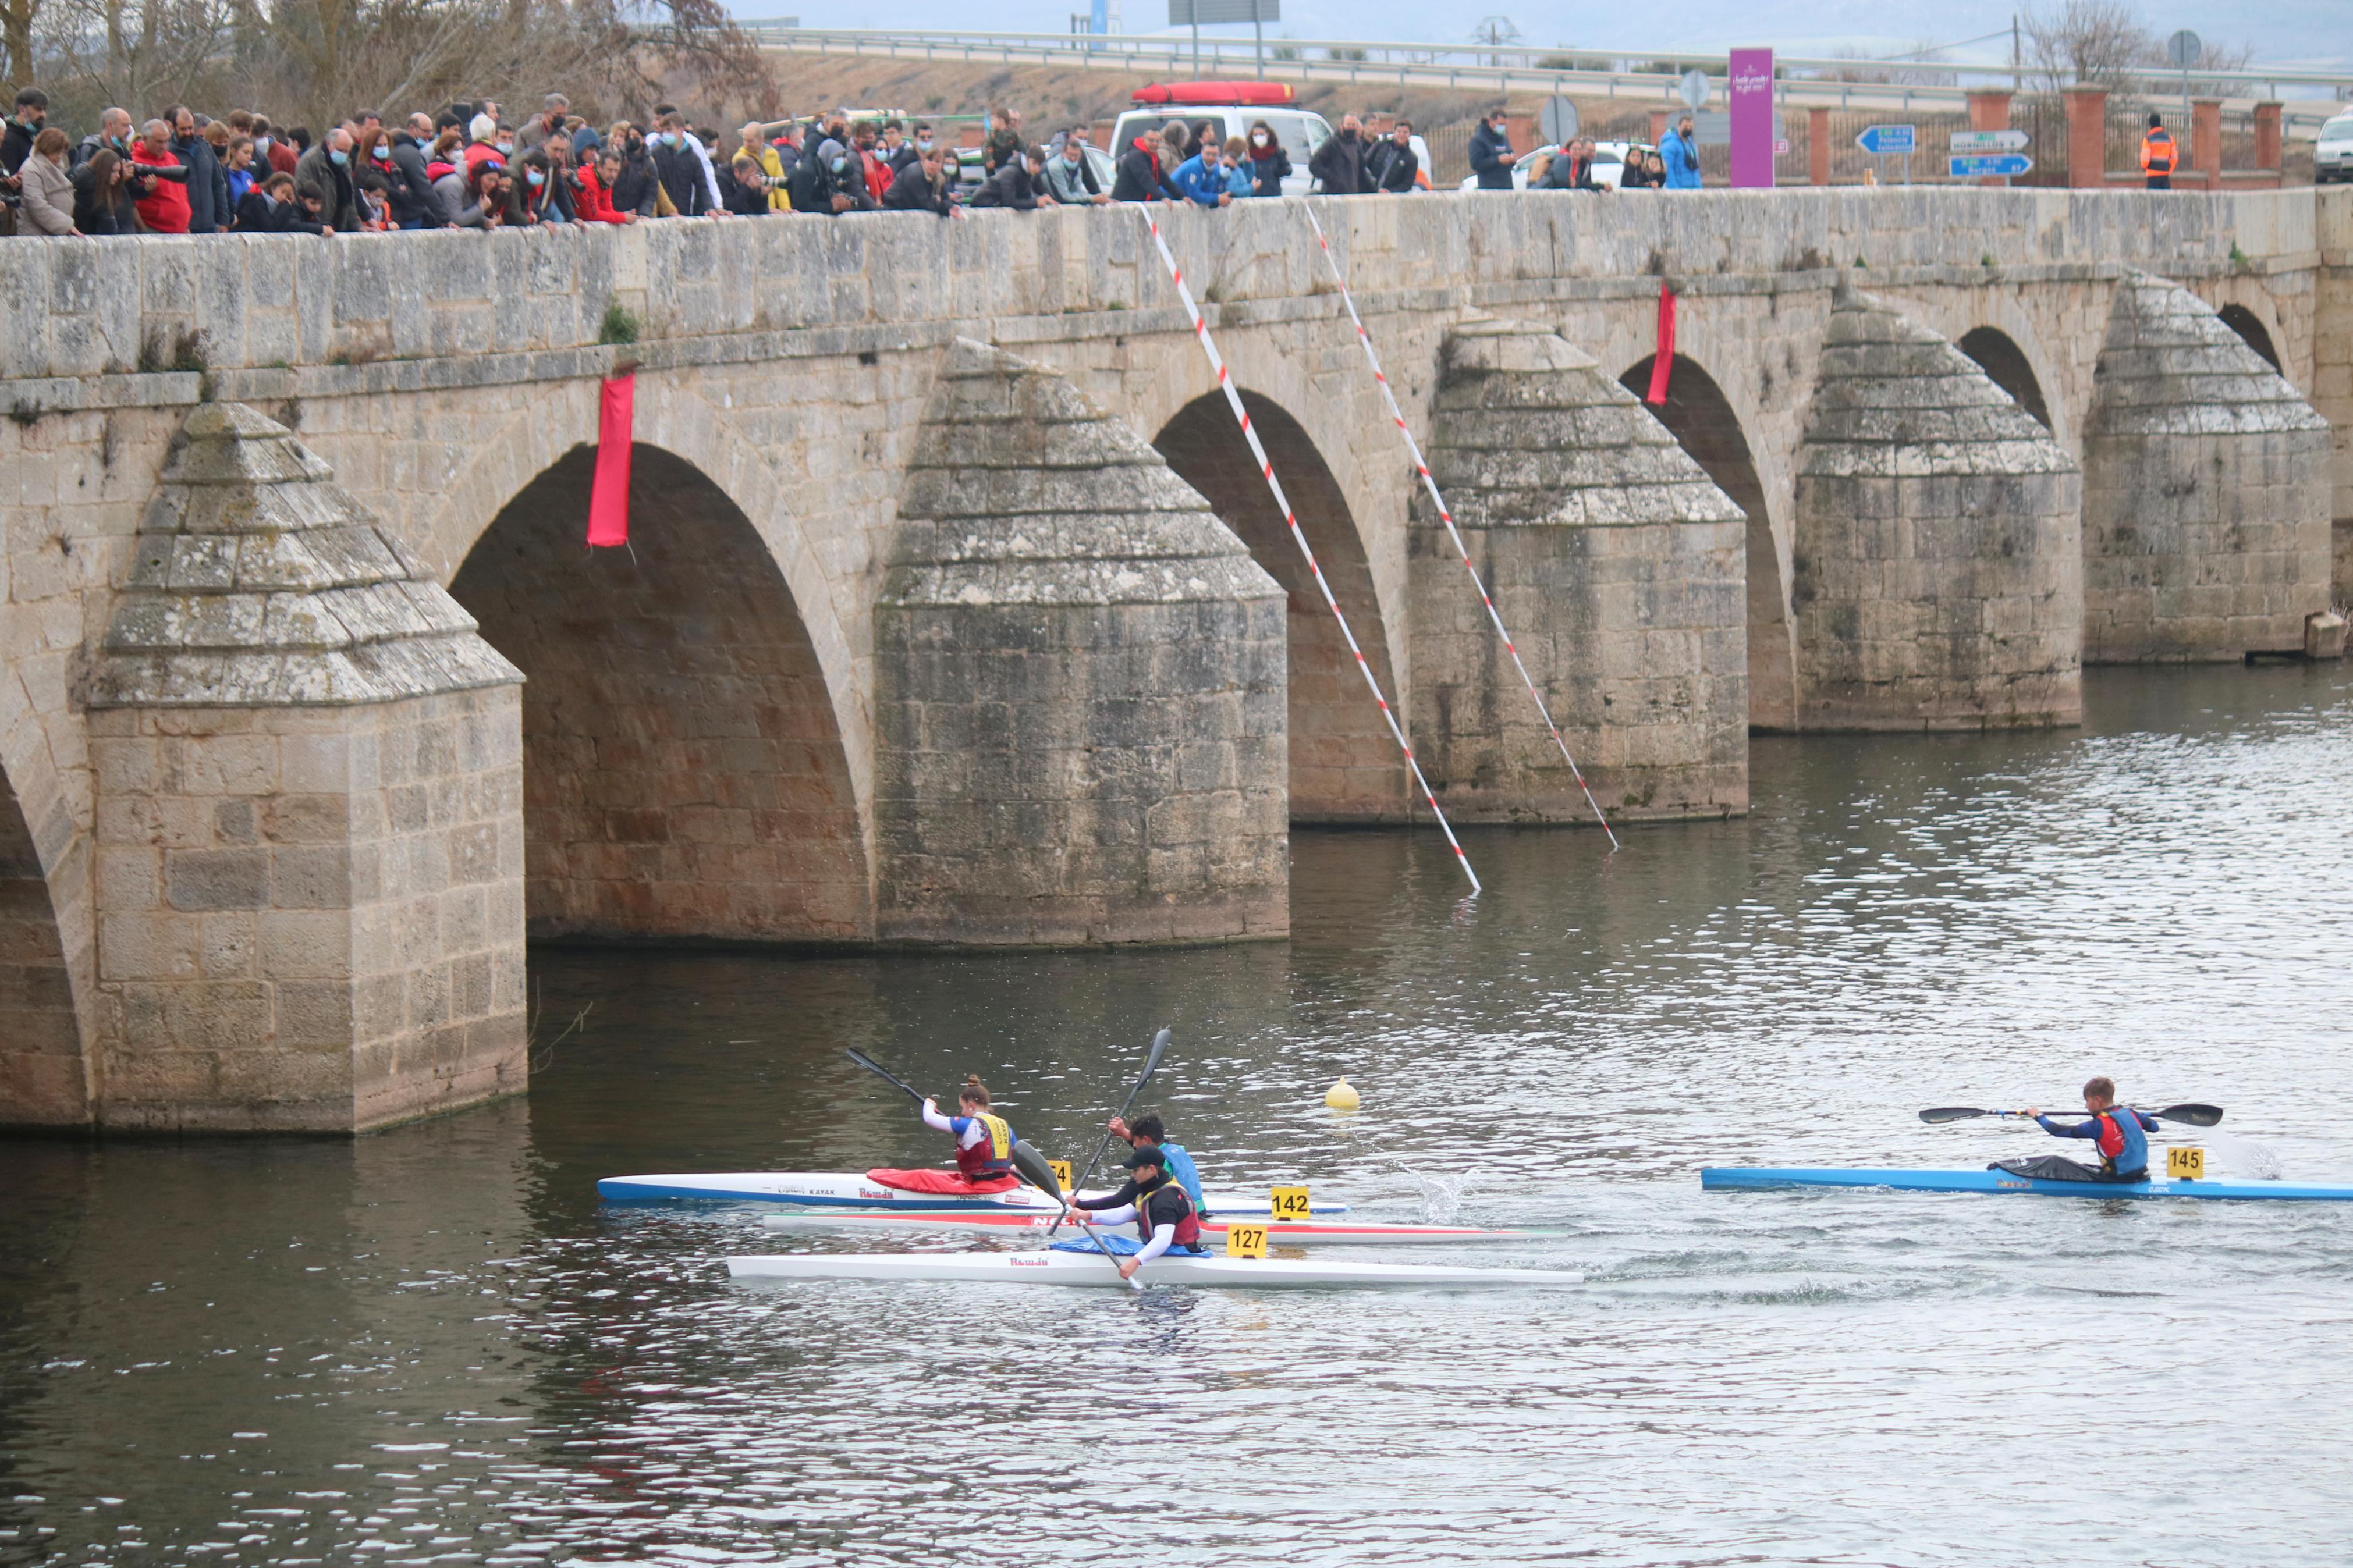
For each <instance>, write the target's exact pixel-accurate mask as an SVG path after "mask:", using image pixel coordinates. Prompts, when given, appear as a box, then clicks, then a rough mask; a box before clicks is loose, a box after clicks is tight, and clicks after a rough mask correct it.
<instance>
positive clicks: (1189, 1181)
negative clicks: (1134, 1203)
mask: <svg viewBox="0 0 2353 1568" xmlns="http://www.w3.org/2000/svg"><path fill="white" fill-rule="evenodd" d="M1111 1135H1112V1136H1113V1137H1114V1138H1117V1139H1119V1140H1121V1141H1122V1142H1125V1143H1126V1144H1127V1145H1128V1146H1129V1147H1130V1148H1134V1149H1143V1148H1147V1147H1150V1148H1156V1149H1158V1150H1159V1151H1160V1152H1162V1153H1163V1154H1166V1156H1167V1160H1166V1169H1167V1172H1168V1175H1169V1179H1170V1180H1172V1181H1174V1182H1175V1183H1176V1184H1177V1185H1178V1186H1180V1187H1182V1188H1184V1189H1185V1195H1186V1196H1187V1197H1188V1198H1190V1199H1192V1200H1193V1212H1194V1213H1195V1214H1197V1215H1200V1216H1201V1217H1202V1218H1203V1219H1207V1218H1208V1217H1209V1208H1208V1205H1207V1204H1204V1203H1203V1202H1202V1201H1201V1173H1200V1172H1198V1171H1197V1170H1195V1169H1194V1168H1193V1156H1192V1155H1190V1154H1187V1152H1185V1145H1183V1144H1182V1143H1171V1142H1168V1132H1167V1130H1166V1128H1165V1127H1163V1126H1162V1125H1161V1121H1160V1118H1158V1117H1157V1116H1139V1117H1137V1118H1136V1119H1135V1121H1134V1122H1133V1123H1130V1122H1126V1121H1121V1120H1120V1119H1119V1118H1118V1117H1116V1116H1114V1117H1113V1118H1112V1119H1111Z"/></svg>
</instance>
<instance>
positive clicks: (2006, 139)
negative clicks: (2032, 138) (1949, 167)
mask: <svg viewBox="0 0 2353 1568" xmlns="http://www.w3.org/2000/svg"><path fill="white" fill-rule="evenodd" d="M2027 141H2028V137H2027V134H2026V132H2023V131H1956V132H1953V151H1954V152H1956V153H2023V152H2025V151H2026V143H2027Z"/></svg>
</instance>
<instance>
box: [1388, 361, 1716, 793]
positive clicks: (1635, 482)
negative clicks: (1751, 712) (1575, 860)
mask: <svg viewBox="0 0 2353 1568" xmlns="http://www.w3.org/2000/svg"><path fill="white" fill-rule="evenodd" d="M1444 360H1445V366H1446V370H1445V374H1444V378H1443V380H1442V381H1441V383H1440V387H1439V394H1438V398H1437V410H1438V412H1437V418H1436V422H1435V426H1434V428H1433V430H1432V432H1431V445H1430V454H1429V456H1430V468H1431V472H1432V473H1433V475H1434V476H1435V478H1436V479H1437V480H1438V483H1439V485H1440V492H1441V493H1442V494H1443V495H1444V496H1445V497H1446V499H1447V501H1448V503H1449V505H1450V508H1451V510H1452V512H1453V515H1454V520H1455V522H1456V525H1457V527H1458V529H1459V530H1460V531H1461V534H1462V536H1463V543H1464V545H1465V547H1466V548H1467V550H1468V552H1469V553H1470V558H1471V563H1472V566H1473V567H1475V568H1476V569H1477V571H1478V573H1479V575H1480V578H1481V580H1482V582H1483V583H1485V584H1486V585H1487V589H1488V591H1489V592H1490V593H1491V594H1492V595H1493V598H1494V603H1495V606H1496V608H1497V610H1498V611H1499V612H1500V613H1501V615H1502V616H1503V619H1504V625H1505V626H1507V627H1509V628H1510V629H1511V632H1512V634H1513V637H1514V646H1515V647H1516V648H1517V649H1518V653H1519V657H1520V658H1521V659H1522V660H1523V661H1525V665H1526V668H1527V671H1528V674H1529V676H1530V677H1531V678H1533V679H1535V682H1536V684H1537V687H1538V689H1540V690H1541V691H1542V692H1543V693H1544V695H1545V700H1546V708H1547V709H1548V710H1550V712H1551V714H1552V717H1553V720H1554V721H1555V722H1556V723H1557V724H1558V725H1560V726H1561V729H1562V732H1563V736H1564V738H1565V739H1566V740H1567V743H1568V750H1569V752H1570V753H1571V754H1573V755H1574V756H1575V757H1576V758H1577V763H1578V764H1579V767H1580V768H1581V769H1582V771H1583V772H1584V773H1585V775H1586V777H1587V780H1588V783H1589V784H1591V785H1592V787H1593V790H1594V793H1595V795H1596V797H1597V799H1598V800H1599V803H1600V805H1601V807H1602V809H1603V810H1605V811H1607V812H1609V814H1610V815H1612V816H1629V817H1672V816H1724V815H1729V814H1733V813H1737V812H1742V811H1745V810H1746V809H1747V805H1748V705H1747V702H1746V685H1747V649H1746V642H1747V639H1746V602H1745V600H1746V595H1745V594H1744V591H1743V574H1742V564H1743V560H1744V557H1745V554H1746V548H1747V547H1746V541H1745V538H1744V535H1745V532H1746V526H1747V518H1746V513H1744V512H1743V511H1742V510H1741V509H1740V507H1739V506H1738V505H1737V504H1736V503H1735V502H1734V501H1733V500H1732V499H1731V498H1730V497H1728V496H1726V495H1725V493H1724V492H1723V491H1722V490H1719V489H1716V488H1715V485H1713V484H1711V483H1710V482H1709V481H1708V479H1707V476H1706V474H1705V473H1704V472H1703V471H1702V470H1701V469H1700V467H1699V465H1698V464H1697V463H1695V462H1694V461H1693V460H1692V459H1691V458H1689V457H1687V456H1685V455H1684V453H1683V449H1682V448H1681V447H1677V446H1676V445H1675V443H1674V440H1673V438H1672V437H1670V436H1669V435H1668V434H1667V432H1666V430H1665V429H1664V428H1663V427H1662V426H1661V425H1660V424H1659V422H1658V421H1657V420H1655V419H1653V418H1652V417H1651V416H1650V414H1649V413H1648V412H1646V411H1645V410H1644V409H1643V407H1642V406H1641V405H1640V404H1638V403H1636V402H1635V401H1634V399H1633V398H1632V396H1630V395H1629V394H1628V393H1627V392H1626V391H1625V390H1624V389H1623V388H1621V387H1620V386H1619V385H1618V384H1616V383H1615V382H1613V381H1611V380H1610V379H1609V378H1608V377H1606V376H1604V375H1603V374H1600V370H1599V364H1598V363H1597V362H1596V361H1595V360H1594V359H1593V357H1592V356H1591V355H1590V354H1588V353H1584V352H1583V351H1582V350H1579V349H1577V348H1575V347H1573V346H1571V345H1570V344H1569V343H1568V342H1566V341H1564V340H1563V339H1561V338H1560V337H1558V336H1556V334H1554V333H1552V332H1550V331H1546V330H1545V329H1543V328H1541V327H1532V326H1528V325H1525V324H1519V323H1513V322H1508V321H1483V322H1472V323H1469V324H1466V325H1465V326H1463V327H1461V328H1459V329H1458V330H1457V331H1456V332H1455V333H1454V335H1453V336H1452V337H1451V338H1450V339H1449V340H1448V341H1447V345H1446V351H1445V355H1444ZM1413 551H1414V574H1415V575H1414V592H1413V598H1412V603H1413V607H1414V615H1415V622H1414V632H1413V649H1414V660H1415V663H1416V664H1417V665H1418V666H1419V670H1420V691H1421V708H1420V713H1419V717H1418V718H1417V720H1416V722H1415V724H1414V733H1415V738H1416V743H1417V746H1418V748H1419V754H1420V756H1421V760H1422V769H1423V772H1424V773H1426V774H1427V775H1428V776H1429V778H1430V784H1431V786H1432V788H1433V789H1435V790H1436V791H1438V792H1439V795H1440V803H1441V804H1442V805H1444V806H1445V807H1446V809H1447V811H1448V813H1449V814H1450V815H1451V816H1456V817H1457V818H1458V819H1459V820H1463V821H1472V822H1475V821H1482V820H1487V821H1545V822H1588V823H1589V822H1591V821H1592V820H1593V807H1592V806H1591V805H1588V803H1587V802H1586V800H1585V798H1584V795H1583V793H1582V792H1581V791H1580V790H1578V788H1577V784H1576V781H1575V778H1574V776H1573V775H1572V774H1571V773H1570V770H1569V767H1568V764H1567V761H1566V760H1564V758H1563V757H1562V755H1561V748H1560V747H1559V745H1557V744H1556V742H1554V740H1553V737H1552V735H1551V733H1550V732H1549V731H1547V730H1546V727H1545V724H1544V721H1543V718H1542V716H1541V715H1540V714H1539V712H1538V711H1537V709H1536V705H1535V701H1534V700H1531V699H1530V698H1529V696H1528V694H1527V691H1526V689H1525V682H1524V681H1523V680H1522V679H1521V676H1520V672H1519V669H1518V668H1515V666H1514V662H1513V656H1512V652H1511V651H1510V650H1509V649H1507V648H1506V647H1504V644H1503V641H1502V639H1501V638H1500V637H1497V635H1496V633H1495V629H1494V626H1493V623H1492V622H1491V621H1490V619H1489V617H1488V615H1487V612H1486V609H1485V606H1484V605H1483V604H1482V601H1481V596H1480V594H1479V592H1478V589H1477V586H1476V585H1475V584H1473V583H1472V581H1471V580H1470V575H1469V574H1468V573H1466V572H1465V571H1464V569H1463V562H1462V557H1461V553H1459V552H1457V551H1456V550H1455V548H1454V542H1453V539H1452V538H1451V535H1450V534H1449V533H1448V531H1447V530H1446V527H1445V524H1444V522H1443V521H1442V520H1441V519H1440V517H1439V516H1438V514H1437V510H1436V508H1435V507H1434V506H1433V505H1432V504H1431V503H1430V500H1429V498H1428V497H1427V496H1424V497H1422V498H1420V500H1419V502H1418V503H1417V505H1416V507H1415V510H1414V526H1413Z"/></svg>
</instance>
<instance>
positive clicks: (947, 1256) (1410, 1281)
mask: <svg viewBox="0 0 2353 1568" xmlns="http://www.w3.org/2000/svg"><path fill="white" fill-rule="evenodd" d="M727 1274H728V1278H730V1279H879V1280H899V1279H925V1280H952V1281H955V1282H956V1283H959V1284H971V1285H1075V1286H1082V1287H1092V1288H1093V1289H1125V1287H1126V1283H1127V1282H1126V1281H1125V1280H1124V1279H1121V1278H1120V1277H1119V1270H1117V1269H1116V1268H1113V1267H1112V1266H1111V1264H1110V1263H1109V1262H1108V1261H1106V1260H1105V1259H1103V1258H1099V1257H1092V1256H1082V1255H1080V1254H1077V1253H1070V1252H912V1253H890V1254H881V1253H872V1252H835V1253H824V1252H797V1253H793V1254H790V1255H789V1256H784V1257H769V1258H729V1259H728V1260H727ZM1140 1278H1142V1279H1143V1280H1144V1282H1145V1284H1147V1285H1207V1286H1221V1287H1225V1288H1227V1289H1240V1290H1277V1289H1294V1290H1295V1289H1317V1288H1328V1287H1335V1286H1382V1287H1398V1286H1403V1287H1409V1288H1419V1289H1441V1290H1462V1289H1488V1288H1493V1287H1496V1286H1504V1285H1554V1286H1558V1285H1577V1284H1580V1283H1582V1282H1583V1281H1582V1278H1581V1277H1580V1276H1578V1275H1575V1274H1566V1273H1556V1272H1555V1271H1553V1270H1551V1269H1547V1268H1452V1267H1447V1266H1442V1265H1433V1264H1424V1263H1325V1262H1322V1261H1320V1260H1314V1259H1294V1258H1154V1259H1153V1260H1152V1261H1151V1262H1149V1263H1147V1264H1145V1266H1144V1268H1142V1270H1141V1271H1140Z"/></svg>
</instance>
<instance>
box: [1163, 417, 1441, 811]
mask: <svg viewBox="0 0 2353 1568" xmlns="http://www.w3.org/2000/svg"><path fill="white" fill-rule="evenodd" d="M1242 406H1243V408H1244V409H1245V410H1246V411H1247V412H1248V413H1249V415H1250V426H1251V428H1252V429H1253V430H1255V431H1256V432H1257V433H1258V437H1259V440H1260V441H1261V443H1262V444H1263V445H1264V446H1265V447H1266V455H1267V458H1269V460H1270V461H1271V462H1272V463H1273V464H1274V471H1275V476H1276V477H1277V478H1278V479H1281V480H1282V488H1283V492H1284V494H1286V495H1288V496H1289V497H1290V498H1291V504H1292V509H1293V511H1294V512H1295V513H1296V514H1297V516H1298V519H1299V526H1300V530H1301V531H1302V532H1303V533H1305V534H1306V536H1307V542H1308V543H1309V545H1310V546H1312V547H1313V548H1314V552H1315V558H1316V560H1317V562H1318V563H1321V564H1322V566H1323V569H1324V581H1325V582H1327V583H1329V584H1331V587H1332V593H1333V596H1334V597H1335V598H1336V599H1338V600H1339V602H1340V608H1341V610H1342V611H1343V612H1345V614H1346V616H1347V617H1348V626H1349V629H1350V630H1352V631H1353V632H1355V634H1356V641H1357V644H1358V646H1359V647H1362V648H1363V649H1364V653H1365V658H1366V661H1367V662H1368V663H1370V664H1371V666H1372V668H1373V674H1374V676H1375V677H1376V678H1377V679H1378V680H1379V681H1380V683H1381V689H1382V690H1383V691H1384V692H1385V693H1387V694H1388V699H1389V700H1390V701H1391V702H1392V703H1398V702H1401V701H1402V694H1401V692H1400V690H1399V688H1398V681H1397V679H1396V676H1395V672H1394V670H1393V669H1392V668H1391V665H1390V659H1389V657H1388V648H1389V637H1388V626H1387V625H1386V624H1385V621H1384V618H1383V616H1382V614H1381V605H1380V598H1379V595H1378V593H1377V590H1376V587H1375V584H1374V581H1373V573H1372V568H1371V563H1369V561H1368V560H1367V558H1366V552H1365V545H1364V538H1363V535H1362V533H1361V532H1360V531H1359V530H1358V528H1357V526H1356V519H1355V517H1354V516H1353V515H1352V514H1351V512H1350V510H1349V507H1348V500H1347V497H1346V496H1345V494H1344V493H1343V492H1342V489H1341V488H1340V482H1339V480H1338V479H1336V478H1335V476H1334V474H1333V472H1332V468H1331V466H1330V465H1329V464H1327V463H1326V462H1324V456H1323V454H1322V453H1321V452H1320V451H1319V450H1318V449H1317V447H1316V446H1315V442H1314V437H1311V436H1309V435H1308V433H1307V431H1306V429H1305V428H1304V427H1303V426H1302V425H1301V424H1300V422H1299V420H1298V419H1297V418H1296V417H1295V416H1293V414H1292V413H1291V411H1290V410H1289V409H1287V408H1285V407H1283V406H1282V405H1281V404H1279V403H1277V402H1275V401H1274V400H1273V399H1271V398H1269V397H1266V396H1264V395H1261V394H1259V393H1255V392H1245V393H1243V394H1242ZM1152 444H1153V447H1155V449H1156V450H1157V451H1158V452H1159V453H1160V455H1161V457H1162V458H1164V459H1166V462H1167V464H1168V466H1169V468H1172V469H1173V470H1175V472H1176V475H1177V477H1178V478H1180V479H1184V480H1185V482H1186V483H1187V484H1189V485H1191V486H1192V487H1193V488H1194V489H1197V490H1199V491H1200V492H1201V494H1202V496H1203V497H1204V498H1206V499H1207V500H1208V503H1209V505H1210V508H1211V509H1212V510H1215V511H1216V512H1217V514H1218V516H1219V518H1221V519H1223V520H1224V521H1225V523H1226V526H1227V527H1229V528H1230V529H1232V530H1233V531H1234V532H1235V534H1236V535H1237V536H1239V537H1240V540H1241V542H1243V543H1244V544H1245V545H1247V546H1249V548H1250V555H1251V556H1252V558H1253V559H1255V560H1256V561H1257V562H1258V563H1259V564H1260V565H1261V566H1262V567H1264V568H1265V569H1266V571H1267V573H1268V574H1269V575H1271V576H1272V577H1273V578H1274V580H1275V581H1276V582H1278V583H1280V584H1282V587H1283V591H1284V593H1285V595H1288V598H1289V601H1290V602H1289V606H1288V610H1287V614H1286V617H1285V620H1286V637H1287V644H1288V648H1289V655H1290V730H1291V819H1292V820H1293V822H1391V821H1398V820H1402V819H1403V818H1404V817H1406V816H1408V815H1409V813H1410V810H1411V797H1410V795H1409V793H1408V787H1409V781H1408V779H1407V776H1406V771H1405V764H1404V762H1403V760H1402V759H1401V757H1400V756H1399V754H1398V748H1397V742H1396V741H1395V739H1394V738H1392V737H1391V735H1390V734H1389V731H1388V725H1387V724H1386V723H1385V722H1384V721H1382V718H1381V712H1380V710H1379V708H1377V706H1375V704H1374V702H1373V699H1372V694H1371V693H1370V692H1368V691H1367V690H1366V689H1365V680H1364V677H1363V676H1362V675H1361V674H1360V673H1359V672H1358V671H1357V669H1356V659H1355V658H1354V657H1353V656H1351V655H1350V654H1349V652H1348V647H1347V644H1346V642H1345V640H1343V638H1342V637H1341V636H1340V628H1339V626H1338V624H1337V623H1336V622H1335V620H1334V619H1333V617H1332V611H1331V609H1330V607H1329V606H1328V605H1325V604H1324V595H1323V593H1322V591H1321V590H1320V589H1318V588H1317V587H1316V585H1315V579H1314V574H1312V573H1311V572H1309V570H1308V569H1307V562H1306V559H1305V558H1304V557H1303V556H1302V555H1301V554H1300V552H1299V546H1298V544H1297V543H1296V542H1294V541H1293V539H1292V537H1291V531H1290V530H1289V529H1288V528H1287V527H1285V526H1284V523H1283V520H1282V514H1281V513H1280V512H1278V511H1277V510H1276V509H1275V505H1274V498H1273V497H1272V496H1271V494H1270V493H1269V492H1268V489H1267V485H1266V479H1265V476H1264V475H1263V474H1262V473H1261V472H1260V470H1259V468H1258V465H1257V464H1256V463H1255V462H1254V461H1252V460H1251V458H1250V448H1249V447H1248V446H1246V445H1245V444H1244V442H1243V440H1242V437H1241V434H1240V432H1239V431H1238V430H1237V429H1236V428H1235V427H1234V416H1233V411H1232V409H1230V408H1229V407H1228V406H1227V404H1226V398H1225V394H1223V393H1222V392H1208V393H1204V394H1202V395H1200V396H1198V397H1197V398H1195V399H1194V400H1193V401H1192V402H1190V403H1188V404H1187V405H1184V406H1183V407H1182V408H1179V409H1178V410H1177V411H1176V414H1175V415H1174V416H1171V417H1170V418H1169V420H1168V422H1167V423H1166V425H1164V426H1162V427H1161V429H1160V433H1159V434H1158V435H1157V436H1155V437H1154V438H1153V442H1152Z"/></svg>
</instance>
